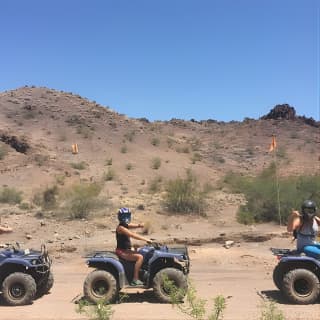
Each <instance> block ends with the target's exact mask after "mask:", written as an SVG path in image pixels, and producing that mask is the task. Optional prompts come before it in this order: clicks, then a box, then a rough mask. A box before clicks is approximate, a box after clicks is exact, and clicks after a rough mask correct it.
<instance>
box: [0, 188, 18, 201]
mask: <svg viewBox="0 0 320 320" xmlns="http://www.w3.org/2000/svg"><path fill="white" fill-rule="evenodd" d="M21 201H22V192H21V191H18V190H16V189H15V188H9V187H3V188H1V189H0V202H1V203H9V204H17V203H20V202H21Z"/></svg>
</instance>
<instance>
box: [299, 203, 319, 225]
mask: <svg viewBox="0 0 320 320" xmlns="http://www.w3.org/2000/svg"><path fill="white" fill-rule="evenodd" d="M301 211H302V215H303V217H304V218H305V219H307V220H308V219H312V218H313V217H314V216H315V215H316V211H317V206H316V203H315V202H314V201H312V200H305V201H303V203H302V205H301Z"/></svg>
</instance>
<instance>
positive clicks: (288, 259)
mask: <svg viewBox="0 0 320 320" xmlns="http://www.w3.org/2000/svg"><path fill="white" fill-rule="evenodd" d="M271 251H272V253H273V254H274V255H275V256H277V258H278V261H279V262H278V264H277V265H276V267H275V268H274V270H273V282H274V284H275V286H276V287H277V288H278V289H279V290H280V291H281V292H282V293H283V294H284V296H285V297H286V298H287V299H288V301H290V302H291V303H295V304H311V303H315V302H316V301H317V300H318V299H319V298H320V260H317V259H315V258H313V257H309V256H306V255H304V254H303V253H300V252H297V251H296V250H290V249H276V248H271Z"/></svg>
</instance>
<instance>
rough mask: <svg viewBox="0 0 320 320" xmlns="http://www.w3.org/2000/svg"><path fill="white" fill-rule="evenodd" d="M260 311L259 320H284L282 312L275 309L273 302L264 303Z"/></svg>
mask: <svg viewBox="0 0 320 320" xmlns="http://www.w3.org/2000/svg"><path fill="white" fill-rule="evenodd" d="M261 309H262V310H261V316H260V318H259V320H285V317H284V315H283V312H282V311H281V310H279V309H278V308H277V306H276V304H275V302H274V301H264V303H263V304H262V305H261Z"/></svg>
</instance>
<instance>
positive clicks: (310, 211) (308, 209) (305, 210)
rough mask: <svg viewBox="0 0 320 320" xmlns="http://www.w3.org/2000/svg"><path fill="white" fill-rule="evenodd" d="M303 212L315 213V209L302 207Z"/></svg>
mask: <svg viewBox="0 0 320 320" xmlns="http://www.w3.org/2000/svg"><path fill="white" fill-rule="evenodd" d="M303 213H306V214H315V213H316V210H315V209H314V208H304V209H303Z"/></svg>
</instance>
